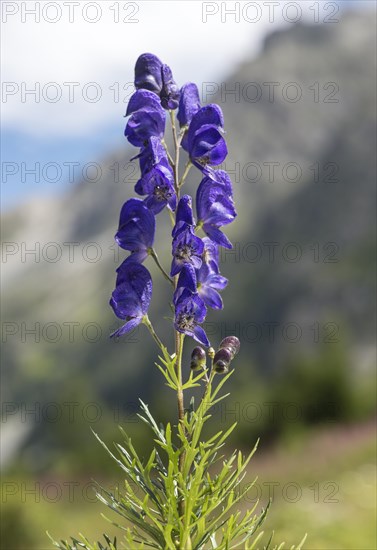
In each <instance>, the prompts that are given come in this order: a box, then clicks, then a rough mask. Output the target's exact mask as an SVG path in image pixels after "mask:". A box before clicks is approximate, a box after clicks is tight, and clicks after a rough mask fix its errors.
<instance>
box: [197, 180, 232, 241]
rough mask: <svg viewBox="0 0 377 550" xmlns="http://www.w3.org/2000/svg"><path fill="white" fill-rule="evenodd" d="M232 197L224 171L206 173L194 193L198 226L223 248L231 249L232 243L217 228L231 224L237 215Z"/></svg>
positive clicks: (229, 183) (230, 186) (230, 187)
mask: <svg viewBox="0 0 377 550" xmlns="http://www.w3.org/2000/svg"><path fill="white" fill-rule="evenodd" d="M232 195H233V191H232V183H231V181H230V178H229V176H228V174H227V173H226V172H225V171H224V170H216V171H211V172H207V173H206V174H205V176H204V178H203V179H202V181H201V183H200V185H199V187H198V190H197V193H196V210H197V214H198V225H200V226H201V227H202V228H203V230H204V232H205V233H206V234H207V235H208V237H209V238H210V239H211V240H212V241H214V242H215V243H217V244H219V245H220V246H224V247H225V248H232V243H231V242H230V241H229V239H228V238H227V237H226V236H225V235H224V234H223V233H222V232H221V231H220V229H219V227H221V226H223V225H227V224H228V223H231V222H232V221H233V220H234V218H235V217H236V215H237V213H236V210H235V208H234V202H233V196H232Z"/></svg>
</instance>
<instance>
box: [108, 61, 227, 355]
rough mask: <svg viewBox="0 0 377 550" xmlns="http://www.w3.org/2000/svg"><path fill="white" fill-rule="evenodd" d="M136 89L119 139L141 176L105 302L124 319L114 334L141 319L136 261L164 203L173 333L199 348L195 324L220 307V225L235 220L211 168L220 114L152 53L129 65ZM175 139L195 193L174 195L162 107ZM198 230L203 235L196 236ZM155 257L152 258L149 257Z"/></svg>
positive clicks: (145, 293)
mask: <svg viewBox="0 0 377 550" xmlns="http://www.w3.org/2000/svg"><path fill="white" fill-rule="evenodd" d="M135 88H136V91H135V93H134V94H133V95H132V97H131V99H130V101H129V104H128V108H127V113H126V116H127V117H129V118H128V122H127V125H126V129H125V136H126V137H127V139H128V141H129V142H130V143H131V144H132V145H135V146H136V147H140V152H139V154H138V155H137V156H136V157H134V159H138V160H139V165H140V179H139V180H138V182H137V183H136V185H135V192H136V193H137V194H138V195H140V196H141V197H143V198H140V199H137V198H132V199H129V200H128V201H127V202H126V203H125V204H124V205H123V207H122V210H121V214H120V220H119V228H118V231H117V233H116V235H115V240H116V242H117V243H118V245H119V246H120V247H121V248H123V249H125V250H128V251H129V252H130V255H129V256H128V257H127V258H126V260H125V261H124V262H123V263H122V265H121V266H120V267H119V268H118V270H117V280H116V289H115V290H114V292H113V294H112V297H111V300H110V304H111V306H112V308H113V309H114V312H115V314H116V315H117V316H118V317H119V318H120V319H122V320H124V321H125V324H124V325H123V326H122V327H121V328H120V329H118V330H117V331H116V332H115V333H114V334H113V335H118V336H119V335H123V334H126V333H127V332H129V331H130V330H132V329H133V328H135V327H136V326H137V325H138V324H140V323H141V322H144V321H145V320H146V319H147V312H148V308H149V304H150V301H151V296H152V278H151V276H150V273H149V271H148V270H147V268H146V267H145V266H144V265H142V263H143V262H144V260H145V259H146V258H147V257H148V256H149V255H151V256H152V257H153V258H154V259H155V260H156V254H155V251H154V248H153V244H154V236H155V226H156V216H157V215H158V214H159V213H160V212H161V211H162V210H164V208H165V207H166V208H167V209H169V210H170V214H171V219H172V220H174V222H173V223H174V227H173V230H172V263H171V269H170V275H168V274H167V273H165V275H166V277H167V278H168V279H170V280H171V282H172V283H173V284H174V296H173V304H174V310H175V320H174V326H175V329H176V331H178V332H180V333H183V334H187V335H189V336H191V337H193V338H194V339H195V340H196V341H198V342H200V343H201V344H203V345H204V346H209V345H210V344H209V341H208V338H207V336H206V334H205V332H204V330H203V328H202V327H201V326H200V325H201V324H202V323H203V322H204V320H205V318H206V314H207V308H208V307H210V308H213V309H222V308H223V301H222V298H221V296H220V294H219V291H220V290H223V289H224V288H225V287H226V285H227V282H228V281H227V279H226V278H225V277H223V276H222V275H221V274H220V271H219V247H220V246H223V247H225V248H232V244H231V242H230V241H229V239H228V238H227V237H226V236H225V234H224V233H223V232H222V231H221V227H222V226H224V225H227V224H229V223H231V222H232V221H233V220H234V218H235V217H236V211H235V208H234V203H233V197H232V194H233V192H232V184H231V181H230V178H229V176H228V174H227V173H226V172H225V171H224V170H220V169H216V168H214V167H215V166H218V165H219V164H221V163H222V162H223V161H224V159H225V157H226V155H227V153H228V150H227V146H226V142H225V139H224V129H223V128H224V119H223V114H222V111H221V109H220V107H219V106H218V105H215V104H211V105H206V106H204V107H202V106H201V105H200V98H199V92H198V88H197V86H196V85H195V84H194V83H192V82H190V83H187V84H185V85H184V86H183V87H182V88H181V89H179V88H178V86H177V84H176V83H175V81H174V79H173V75H172V71H171V69H170V67H168V66H167V65H164V64H163V63H162V62H161V61H160V60H159V59H158V58H157V57H156V56H155V55H153V54H149V53H146V54H143V55H141V56H140V57H139V58H138V60H137V62H136V66H135ZM176 110H177V114H176V118H177V120H178V123H179V136H178V138H177V139H176V143H175V145H176V146H177V147H179V146H181V147H182V149H183V150H184V151H186V152H187V154H188V159H189V160H188V162H189V164H188V165H187V166H189V165H193V166H195V167H196V168H198V169H199V170H200V172H201V182H200V184H199V186H198V188H197V192H196V197H195V208H196V219H195V218H194V213H193V204H192V202H193V201H192V198H191V197H190V196H189V195H182V196H180V190H181V187H182V185H183V180H181V181H177V173H178V166H176V165H175V162H176V160H177V158H178V157H176V160H175V161H174V159H173V158H172V157H171V156H170V155H169V153H168V150H167V148H166V144H165V141H164V134H165V126H166V118H167V117H166V111H168V112H169V115H170V118H171V120H172V124H173V127H174V132H173V135H175V136H176V135H177V129H176V127H175V118H174V117H175V111H176ZM200 230H201V231H202V232H203V233H204V234H205V236H203V237H201V236H199V235H198V232H200ZM156 261H157V260H156Z"/></svg>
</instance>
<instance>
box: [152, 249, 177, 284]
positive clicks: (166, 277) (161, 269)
mask: <svg viewBox="0 0 377 550" xmlns="http://www.w3.org/2000/svg"><path fill="white" fill-rule="evenodd" d="M149 254H150V255H151V256H152V258H153V259H154V261H155V262H156V265H157V267H158V269H159V270H160V271H161V273H162V274H163V276H164V277H165V279H166V280H167V281H169V283H170V284H171V285H173V286H174V281H173V279H172V278H171V277H169V275H168V274H167V273H166V271H165V269H164V268H163V267H162V265H161V263H160V260H159V259H158V256H157V252H156V251H155V249H154V248H150V249H149Z"/></svg>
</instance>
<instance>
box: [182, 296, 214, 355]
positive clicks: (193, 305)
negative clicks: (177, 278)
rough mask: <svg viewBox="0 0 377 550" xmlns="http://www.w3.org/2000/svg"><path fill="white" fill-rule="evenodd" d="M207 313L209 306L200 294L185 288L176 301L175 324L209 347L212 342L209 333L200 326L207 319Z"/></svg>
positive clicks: (184, 332) (183, 331)
mask: <svg viewBox="0 0 377 550" xmlns="http://www.w3.org/2000/svg"><path fill="white" fill-rule="evenodd" d="M206 313H207V308H206V306H205V305H204V302H203V300H202V299H201V298H200V296H198V294H192V293H191V292H190V291H189V290H186V289H185V290H184V291H183V292H182V294H181V295H180V296H179V298H178V300H177V301H176V303H175V322H174V326H175V328H176V330H178V332H181V333H183V334H187V335H188V336H191V337H192V338H194V339H195V340H196V341H197V342H199V343H200V344H203V345H204V346H207V347H208V346H209V345H210V343H209V341H208V338H207V335H206V333H205V332H204V330H203V329H202V327H200V326H199V323H203V321H204V320H205V316H206Z"/></svg>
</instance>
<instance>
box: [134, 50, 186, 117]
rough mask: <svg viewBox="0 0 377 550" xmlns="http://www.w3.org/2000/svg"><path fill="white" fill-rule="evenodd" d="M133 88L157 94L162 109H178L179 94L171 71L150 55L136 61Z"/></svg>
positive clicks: (145, 54) (144, 55)
mask: <svg viewBox="0 0 377 550" xmlns="http://www.w3.org/2000/svg"><path fill="white" fill-rule="evenodd" d="M135 88H136V89H138V90H140V89H146V90H150V91H151V92H154V93H155V94H157V95H158V96H159V97H160V99H161V105H162V106H163V108H164V109H176V108H177V107H178V103H179V96H180V92H179V88H178V86H177V84H176V83H175V81H174V79H173V74H172V71H171V69H170V67H169V66H168V65H164V64H163V63H162V61H160V59H159V58H158V57H157V56H155V55H153V54H152V53H144V54H142V55H140V56H139V58H138V60H137V61H136V65H135Z"/></svg>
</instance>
